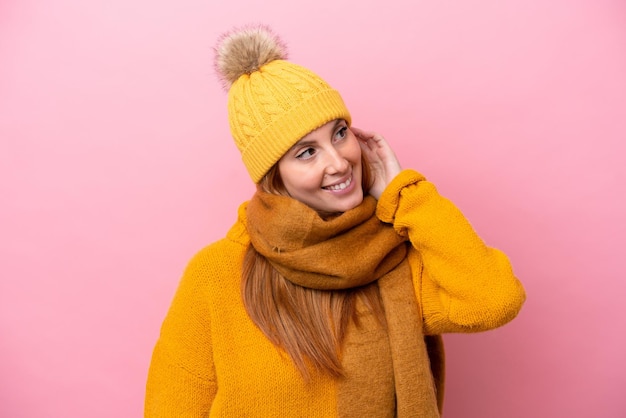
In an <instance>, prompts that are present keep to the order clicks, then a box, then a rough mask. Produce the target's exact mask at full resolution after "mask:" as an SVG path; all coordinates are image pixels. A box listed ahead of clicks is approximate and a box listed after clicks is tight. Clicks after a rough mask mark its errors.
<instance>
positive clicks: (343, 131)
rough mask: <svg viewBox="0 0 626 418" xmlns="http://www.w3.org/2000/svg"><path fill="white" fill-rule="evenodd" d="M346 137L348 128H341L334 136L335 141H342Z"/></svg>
mask: <svg viewBox="0 0 626 418" xmlns="http://www.w3.org/2000/svg"><path fill="white" fill-rule="evenodd" d="M346 136H348V127H347V126H344V127H342V128H341V129H339V130H338V131H337V133H336V134H335V137H336V138H337V139H344V138H345V137H346Z"/></svg>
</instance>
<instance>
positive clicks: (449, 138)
mask: <svg viewBox="0 0 626 418" xmlns="http://www.w3.org/2000/svg"><path fill="white" fill-rule="evenodd" d="M217 3H219V4H220V5H219V6H217V5H216V4H217ZM382 4H384V5H385V6H384V7H381V5H382ZM248 22H265V23H268V24H270V25H272V26H273V27H274V28H275V30H276V31H277V32H278V33H280V34H281V35H282V36H283V37H284V38H285V39H286V40H287V42H288V43H289V45H290V48H291V57H292V59H293V60H294V61H296V62H298V63H300V64H303V65H305V66H309V67H310V68H312V69H313V70H315V71H316V72H318V73H319V74H321V75H322V76H323V77H325V78H326V79H327V80H328V81H329V82H330V83H331V84H332V85H334V86H335V87H337V88H338V89H339V90H340V91H341V92H342V94H343V95H344V98H345V100H346V102H347V103H348V106H349V107H350V108H351V111H352V113H353V115H354V123H355V125H356V126H359V127H362V128H367V129H375V130H378V131H380V132H382V133H383V134H385V136H386V137H387V138H388V139H389V140H390V142H392V144H393V145H394V147H395V149H396V150H397V152H398V154H399V155H400V157H401V161H402V163H403V165H405V166H407V167H409V166H410V167H414V168H417V169H419V170H421V171H422V172H424V173H425V174H426V175H427V176H428V177H429V178H430V179H431V180H432V181H434V182H435V183H436V184H437V185H438V186H439V189H440V191H441V192H442V194H444V195H446V196H448V197H450V198H451V199H452V200H453V201H455V202H456V203H457V204H458V205H459V206H460V207H461V209H462V210H463V211H464V212H465V213H466V215H467V216H468V218H469V219H470V220H471V221H472V223H473V224H474V225H475V227H476V228H477V229H478V231H479V232H480V233H481V235H482V236H483V237H484V238H485V240H486V241H487V242H489V243H490V244H492V245H494V246H496V247H500V248H502V249H504V250H505V251H506V252H507V253H508V254H509V255H510V257H511V259H512V261H513V263H514V267H515V270H516V273H517V274H518V275H519V277H520V278H521V279H522V280H523V282H524V283H525V285H526V288H527V291H528V302H527V303H526V305H525V307H524V309H523V311H522V313H521V314H520V316H519V317H518V319H517V320H515V321H514V322H513V323H511V324H510V325H508V326H506V327H504V328H501V329H499V330H496V331H493V332H489V333H484V334H475V335H451V336H448V337H447V350H448V386H447V398H446V407H445V410H446V416H447V417H470V418H471V417H476V418H478V417H481V418H485V417H488V418H489V417H494V418H495V417H618V416H624V415H623V414H624V411H626V398H625V396H624V390H625V388H626V360H624V358H625V357H626V354H625V353H626V341H625V336H624V335H625V334H626V333H625V324H626V321H625V319H626V318H625V315H624V313H623V312H624V305H625V302H626V292H625V286H624V284H623V280H624V279H625V272H626V269H625V268H624V254H623V253H624V250H625V245H624V243H623V241H624V236H625V233H626V228H625V222H624V215H626V203H625V199H624V197H623V194H624V191H625V187H624V182H625V181H626V168H625V167H626V163H625V158H624V151H625V146H624V141H625V140H626V4H625V3H624V2H623V1H621V0H613V1H610V0H588V1H574V0H571V1H565V0H563V1H557V0H553V1H546V0H499V1H498V0H490V1H488V0H483V1H472V2H467V1H460V0H459V1H439V0H437V1H435V0H430V1H429V0H424V1H413V0H404V1H385V2H380V1H373V0H345V1H339V0H315V1H292V2H286V1H284V2H283V1H279V0H272V1H268V0H265V1H251V0H250V1H220V2H217V1H199V0H187V1H173V0H171V1H167V0H149V1H148V0H90V1H72V0H56V1H54V2H52V1H44V0H20V1H4V2H0V140H1V142H0V199H1V204H0V256H1V258H0V275H1V280H0V416H2V417H15V418H19V417H137V416H140V415H141V414H142V406H143V395H144V384H145V379H146V373H147V368H148V364H149V360H150V355H151V351H152V347H153V345H154V343H155V340H156V338H157V335H158V331H159V327H160V323H161V321H162V319H163V317H164V315H165V312H166V310H167V307H168V305H169V302H170V300H171V298H172V296H173V293H174V290H175V288H176V286H177V282H178V279H179V277H180V274H181V272H182V270H183V268H184V266H185V264H186V262H187V261H188V259H189V258H190V257H191V256H192V254H193V253H194V252H195V251H197V250H198V249H199V248H201V247H202V246H203V245H205V244H207V243H209V242H211V241H213V240H215V239H218V238H219V237H221V236H222V235H223V234H224V233H225V232H226V230H227V229H228V227H229V226H230V224H232V222H233V221H234V220H235V211H236V208H237V206H238V205H239V203H240V202H241V201H242V200H245V199H247V198H248V197H249V196H250V194H251V192H252V190H253V188H252V185H251V183H250V181H249V179H248V177H247V174H246V173H245V171H244V169H243V166H242V164H241V162H240V159H239V155H238V153H237V151H236V149H235V146H234V145H233V143H232V141H231V139H230V134H229V132H228V126H227V119H226V106H225V103H226V96H225V93H224V92H223V91H222V90H221V88H220V86H219V84H218V82H217V81H216V78H215V75H214V72H213V69H212V61H211V52H210V50H211V47H212V46H213V44H214V41H215V38H216V37H217V35H218V34H219V33H221V32H222V31H224V30H227V29H229V28H231V27H232V26H233V25H240V24H243V23H248Z"/></svg>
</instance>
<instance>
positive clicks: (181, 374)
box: [144, 256, 217, 417]
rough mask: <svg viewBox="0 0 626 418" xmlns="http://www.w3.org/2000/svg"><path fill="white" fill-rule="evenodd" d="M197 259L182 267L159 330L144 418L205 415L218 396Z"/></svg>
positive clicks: (203, 272) (201, 272) (203, 271)
mask: <svg viewBox="0 0 626 418" xmlns="http://www.w3.org/2000/svg"><path fill="white" fill-rule="evenodd" d="M205 277H206V269H205V268H204V264H203V262H202V257H201V256H196V257H195V258H194V259H193V260H192V261H191V262H190V264H189V266H188V267H187V269H186V271H185V273H184V275H183V278H182V280H181V282H180V284H179V287H178V290H177V291H176V295H175V296H174V300H173V301H172V304H171V306H170V309H169V311H168V313H167V316H166V318H165V320H164V322H163V325H162V327H161V334H160V337H159V340H158V341H157V343H156V346H155V348H154V352H153V354H152V362H151V364H150V369H149V371H148V382H147V385H146V398H145V410H144V416H145V417H182V416H185V417H199V416H208V412H209V410H210V408H211V404H212V401H213V398H214V397H215V393H216V391H217V385H216V382H215V371H214V367H213V356H212V349H211V337H210V326H211V324H210V318H209V310H208V306H207V303H208V302H207V299H208V298H207V297H206V290H204V289H206V286H203V285H202V284H203V282H204V281H206V278H205Z"/></svg>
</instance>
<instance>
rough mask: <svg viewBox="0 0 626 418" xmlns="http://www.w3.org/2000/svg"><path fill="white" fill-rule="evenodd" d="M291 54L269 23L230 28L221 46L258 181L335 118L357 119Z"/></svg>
mask: <svg viewBox="0 0 626 418" xmlns="http://www.w3.org/2000/svg"><path fill="white" fill-rule="evenodd" d="M286 58H287V48H286V47H285V44H284V43H283V41H281V40H280V38H279V37H278V36H276V35H275V34H274V32H273V31H272V30H271V29H270V28H268V27H267V26H264V25H256V26H245V27H243V28H241V29H235V30H233V31H230V32H227V33H225V34H224V35H222V36H221V37H220V38H219V40H218V43H217V46H216V47H215V69H216V71H217V73H218V77H219V78H220V80H221V81H222V83H223V84H224V87H225V88H226V89H227V91H228V122H229V124H230V132H231V134H232V136H233V139H234V140H235V145H237V148H238V149H239V152H241V159H242V160H243V163H244V165H245V166H246V169H247V170H248V173H249V174H250V178H251V179H252V181H254V182H255V183H258V182H259V181H261V179H262V178H263V176H264V175H265V174H266V173H267V172H268V170H269V169H270V168H272V166H273V165H274V164H276V163H277V162H278V161H279V160H280V159H281V158H282V156H283V155H284V154H285V153H286V152H287V151H288V150H289V149H290V148H291V147H292V146H293V145H294V144H295V143H296V142H298V141H299V140H300V139H301V138H302V137H303V136H305V135H306V134H308V133H309V132H311V131H314V130H315V129H317V128H319V127H320V126H322V125H324V124H325V123H327V122H330V121H332V120H335V119H344V120H346V121H347V122H348V124H350V122H351V119H350V112H348V109H347V108H346V106H345V104H344V102H343V100H342V99H341V96H340V95H339V92H337V91H336V90H335V89H333V88H332V87H331V86H329V85H328V83H326V82H325V81H324V80H323V79H322V78H321V77H320V76H318V75H317V74H315V73H314V72H312V71H311V70H309V69H307V68H304V67H302V66H300V65H297V64H294V63H292V62H289V61H287V60H286Z"/></svg>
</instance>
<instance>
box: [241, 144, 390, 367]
mask: <svg viewBox="0 0 626 418" xmlns="http://www.w3.org/2000/svg"><path fill="white" fill-rule="evenodd" d="M361 161H362V167H363V170H362V171H363V175H362V178H363V179H362V187H363V193H364V194H365V193H367V191H368V190H369V187H370V184H371V172H370V168H369V165H368V164H367V161H366V160H365V158H364V157H363V156H362V157H361ZM258 187H259V188H260V189H261V190H263V191H265V192H268V193H274V194H279V195H285V196H289V194H288V193H287V190H286V189H285V186H284V184H283V182H282V179H281V178H280V173H279V171H278V168H277V165H274V166H273V167H272V168H271V169H270V170H269V172H268V173H267V174H266V175H265V176H264V177H263V179H262V180H261V181H260V182H259V185H258ZM241 294H242V298H243V304H244V306H245V308H246V311H247V312H248V315H249V316H250V318H251V319H252V321H253V322H254V323H255V324H256V326H257V327H259V329H260V330H261V331H262V332H263V334H265V336H266V337H267V338H268V339H269V340H270V341H271V342H272V343H273V344H274V345H276V346H277V347H279V348H281V349H283V350H284V351H285V352H286V353H287V355H289V357H290V358H291V359H292V361H293V362H294V364H295V366H296V368H297V369H298V371H299V372H300V373H301V375H302V376H303V377H304V378H305V379H308V378H309V377H310V368H312V369H313V370H317V371H321V372H322V373H326V374H328V375H330V376H333V377H339V376H343V368H342V366H341V347H342V343H343V341H344V339H345V336H346V331H347V329H348V325H349V323H350V321H354V322H355V324H356V325H357V326H358V325H359V321H358V317H357V315H356V300H357V298H360V299H361V300H362V302H363V303H364V305H365V307H366V308H368V309H369V310H370V311H371V312H372V313H373V314H374V316H375V318H377V320H378V322H379V323H380V324H381V325H383V326H385V324H386V323H385V317H384V310H383V306H382V302H381V300H380V295H379V292H378V286H377V285H376V284H375V283H373V284H370V285H367V286H364V287H361V288H354V289H345V290H332V291H329V290H317V289H310V288H306V287H302V286H298V285H295V284H293V283H291V282H290V281H289V280H287V279H286V278H285V277H283V276H282V275H281V274H280V273H279V272H278V271H276V269H274V267H272V265H271V264H270V263H269V262H268V261H267V259H266V258H265V257H264V256H262V255H261V254H259V253H258V252H257V251H256V250H255V249H254V247H253V246H252V245H249V246H248V249H247V251H246V254H245V257H244V261H243V270H242V282H241Z"/></svg>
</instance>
